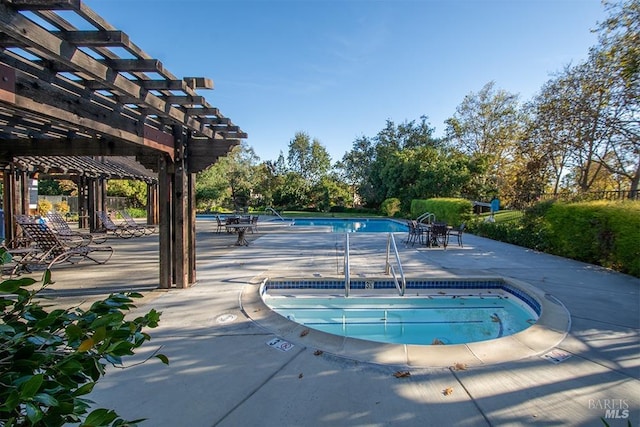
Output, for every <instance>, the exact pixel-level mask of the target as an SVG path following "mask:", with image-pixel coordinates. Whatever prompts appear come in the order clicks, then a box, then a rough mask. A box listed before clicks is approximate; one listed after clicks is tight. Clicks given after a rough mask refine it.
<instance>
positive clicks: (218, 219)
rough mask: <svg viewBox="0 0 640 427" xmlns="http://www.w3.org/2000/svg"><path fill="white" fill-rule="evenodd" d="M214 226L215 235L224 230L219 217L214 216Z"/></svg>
mask: <svg viewBox="0 0 640 427" xmlns="http://www.w3.org/2000/svg"><path fill="white" fill-rule="evenodd" d="M216 224H217V228H216V233H220V232H221V231H222V230H224V224H223V223H222V220H221V219H220V216H219V215H216Z"/></svg>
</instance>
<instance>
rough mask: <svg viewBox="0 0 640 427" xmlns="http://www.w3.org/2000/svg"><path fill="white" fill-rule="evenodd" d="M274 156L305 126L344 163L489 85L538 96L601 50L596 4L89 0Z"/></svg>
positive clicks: (575, 0) (549, 0)
mask: <svg viewBox="0 0 640 427" xmlns="http://www.w3.org/2000/svg"><path fill="white" fill-rule="evenodd" d="M85 4H86V5H88V6H89V7H90V8H92V9H93V10H94V11H96V12H97V13H98V14H100V15H101V16H102V17H103V18H104V19H105V20H106V21H107V22H109V23H110V24H112V25H113V26H114V27H116V28H117V29H119V30H122V31H124V32H125V33H127V34H128V35H129V36H130V37H131V40H132V41H133V42H134V43H135V44H136V45H138V46H139V47H140V48H141V49H142V50H144V51H145V52H146V53H148V54H149V55H151V56H152V57H153V58H157V59H159V60H160V61H162V63H163V64H164V66H165V67H166V68H167V69H168V70H169V71H170V72H172V73H173V74H174V75H175V76H176V77H179V78H181V77H185V76H197V77H208V78H211V79H213V81H214V84H215V89H214V90H212V91H209V90H207V91H202V92H200V94H201V95H204V96H205V97H206V99H207V101H208V102H209V103H210V104H212V105H213V106H215V107H218V108H219V109H220V111H221V112H222V114H224V115H225V116H227V117H229V118H231V120H232V121H233V122H234V123H235V124H237V125H239V126H240V127H241V129H242V130H243V131H245V132H247V133H248V135H249V138H248V139H247V143H248V145H250V146H251V147H253V148H254V150H255V151H256V154H257V155H258V156H259V157H260V158H261V159H262V160H275V159H276V158H277V156H278V154H279V153H280V151H282V152H283V153H284V155H285V156H286V155H287V150H288V144H289V142H290V141H291V139H292V138H293V137H294V135H295V133H296V132H298V131H304V132H306V133H308V134H309V135H310V136H311V137H312V138H315V139H318V140H319V141H320V143H321V144H322V145H324V146H325V147H326V148H327V151H328V152H329V154H330V155H331V158H332V160H333V161H334V162H335V161H337V160H340V159H341V158H342V156H343V155H344V153H345V152H347V151H349V150H350V149H351V148H352V145H353V141H354V140H355V139H356V138H358V137H360V136H368V137H373V136H375V135H376V134H377V133H378V132H379V131H380V130H382V129H383V128H384V127H385V124H386V121H387V120H392V121H394V122H395V123H402V122H404V121H407V120H418V119H419V117H420V116H422V115H425V116H427V117H428V118H429V122H430V123H431V126H432V127H434V128H435V134H436V136H441V135H443V134H444V130H445V125H444V121H445V120H446V119H447V118H449V117H451V116H453V115H454V114H455V110H456V107H457V106H458V105H459V104H460V103H461V102H462V100H463V98H464V97H465V95H468V94H469V93H472V92H474V93H475V92H478V91H479V90H480V89H482V87H483V86H484V85H485V84H486V83H488V82H490V81H494V82H495V83H496V88H498V89H503V90H506V91H508V92H510V93H514V94H519V95H520V100H521V101H527V100H529V99H531V98H532V97H533V96H534V95H535V94H536V92H537V91H539V89H540V88H541V87H542V85H543V84H544V83H545V82H546V81H547V80H549V79H550V78H551V77H552V74H553V73H555V72H558V71H560V70H561V69H562V68H563V67H564V66H566V65H568V64H570V63H573V64H575V63H578V62H580V61H582V60H584V59H585V58H586V56H587V53H588V49H589V47H591V46H593V45H595V44H596V42H597V36H596V35H595V34H593V33H592V32H591V30H592V29H594V28H595V27H596V24H597V23H598V22H600V21H602V20H604V18H605V17H606V13H605V10H604V7H603V6H602V4H601V2H600V1H599V0H535V1H534V0H529V1H525V0H423V1H419V0H413V1H405V0H342V1H337V0H336V1H330V0H288V1H284V0H282V1H281V0H234V1H231V0H174V1H168V0H167V1H163V0H85Z"/></svg>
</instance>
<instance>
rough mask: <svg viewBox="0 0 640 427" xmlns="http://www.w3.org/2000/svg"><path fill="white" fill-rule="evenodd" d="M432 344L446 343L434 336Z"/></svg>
mask: <svg viewBox="0 0 640 427" xmlns="http://www.w3.org/2000/svg"><path fill="white" fill-rule="evenodd" d="M431 345H444V343H443V342H442V341H440V340H439V339H438V338H434V339H433V341H431Z"/></svg>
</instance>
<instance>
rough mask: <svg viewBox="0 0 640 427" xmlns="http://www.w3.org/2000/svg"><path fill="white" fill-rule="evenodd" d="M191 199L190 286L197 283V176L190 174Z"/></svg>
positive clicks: (189, 205)
mask: <svg viewBox="0 0 640 427" xmlns="http://www.w3.org/2000/svg"><path fill="white" fill-rule="evenodd" d="M188 189H189V197H188V203H187V211H188V213H189V231H188V233H189V238H188V239H187V243H188V246H189V247H188V249H189V252H188V254H189V284H190V285H193V284H195V283H196V280H197V277H196V175H195V174H194V173H190V174H188Z"/></svg>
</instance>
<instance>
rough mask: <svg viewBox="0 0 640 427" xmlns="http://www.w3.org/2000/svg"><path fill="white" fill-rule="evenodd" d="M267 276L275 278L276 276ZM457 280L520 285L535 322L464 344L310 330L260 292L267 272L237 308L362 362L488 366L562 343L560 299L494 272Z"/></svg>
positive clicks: (297, 341) (565, 327)
mask: <svg viewBox="0 0 640 427" xmlns="http://www.w3.org/2000/svg"><path fill="white" fill-rule="evenodd" d="M269 279H273V280H277V278H275V277H274V278H271V277H270V278H269ZM299 279H301V280H304V278H299ZM448 279H451V278H448ZM455 279H456V280H461V281H465V280H487V281H489V280H497V281H504V282H505V283H507V284H509V285H511V286H513V287H515V288H519V289H521V290H522V291H524V292H525V293H527V294H529V295H530V296H531V297H533V298H535V299H536V300H537V301H538V303H539V304H540V316H539V318H538V321H537V322H536V323H535V324H533V325H531V326H530V327H528V328H527V329H525V330H523V331H520V332H518V333H515V334H513V335H509V336H506V337H502V338H497V339H493V340H487V341H478V342H473V343H468V344H450V345H416V344H389V343H380V342H373V341H367V340H362V339H358V338H350V337H343V336H339V335H334V334H329V333H326V332H322V331H318V330H315V329H310V328H308V327H306V326H304V325H301V324H299V323H296V322H293V321H291V320H288V319H286V318H285V317H283V316H281V315H279V314H277V313H275V312H274V311H272V310H271V309H270V308H269V307H268V306H267V305H266V304H265V303H264V301H263V300H262V297H261V296H260V288H261V286H262V283H263V282H264V280H266V278H265V277H262V278H256V279H254V280H252V281H251V282H250V283H248V284H246V285H245V286H244V287H243V289H242V292H241V294H240V307H241V310H242V311H243V313H244V314H245V315H246V316H247V317H248V318H249V319H250V320H252V321H253V322H254V323H255V324H257V325H258V326H260V327H261V328H263V329H265V330H267V331H269V332H271V333H273V334H275V335H276V336H277V337H279V338H281V339H283V340H285V341H288V342H290V343H292V344H294V345H302V346H306V347H313V348H316V349H317V350H320V351H322V352H326V353H329V354H332V355H335V356H339V357H344V358H347V359H352V360H357V361H361V362H367V363H376V364H381V365H398V366H408V367H425V368H426V367H452V366H456V365H457V366H479V365H492V364H498V363H504V362H510V361H515V360H520V359H525V358H529V357H535V356H540V355H542V354H544V353H546V352H548V351H549V350H551V349H553V348H554V347H556V346H557V345H558V344H559V343H560V342H562V341H563V340H564V338H565V337H566V336H567V334H568V333H569V330H570V329H571V317H570V314H569V312H568V310H567V309H566V307H565V306H564V305H563V304H562V302H560V301H559V300H558V299H557V298H555V297H554V296H553V295H551V294H548V293H545V292H544V291H542V290H541V289H538V288H536V287H535V286H533V285H531V284H529V283H526V282H523V281H521V280H518V279H514V278H509V277H495V276H491V277H478V276H468V277H467V276H466V277H456V278H455ZM309 280H312V278H309Z"/></svg>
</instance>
